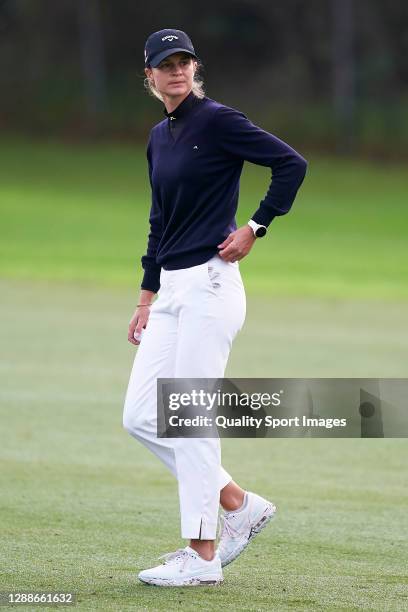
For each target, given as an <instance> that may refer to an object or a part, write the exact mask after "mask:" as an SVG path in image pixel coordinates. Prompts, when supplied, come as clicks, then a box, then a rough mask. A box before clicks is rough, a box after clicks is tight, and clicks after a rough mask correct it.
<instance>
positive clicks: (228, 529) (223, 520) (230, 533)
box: [218, 514, 240, 544]
mask: <svg viewBox="0 0 408 612" xmlns="http://www.w3.org/2000/svg"><path fill="white" fill-rule="evenodd" d="M218 528H219V530H220V532H221V535H220V544H222V543H223V542H224V541H225V540H226V539H227V538H237V537H238V536H239V535H240V532H239V531H238V530H237V529H235V528H234V527H233V526H232V525H231V521H230V520H229V519H228V515H226V514H224V515H221V516H220V518H219V522H218Z"/></svg>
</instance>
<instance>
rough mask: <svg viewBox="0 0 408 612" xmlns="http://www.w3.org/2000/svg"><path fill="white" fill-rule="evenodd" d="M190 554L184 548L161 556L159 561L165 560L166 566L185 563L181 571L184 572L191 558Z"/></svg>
mask: <svg viewBox="0 0 408 612" xmlns="http://www.w3.org/2000/svg"><path fill="white" fill-rule="evenodd" d="M190 556H192V555H190V553H189V552H188V551H187V550H185V549H184V548H178V549H177V550H175V551H174V552H169V553H166V554H165V555H161V556H160V557H159V559H164V565H172V564H173V565H176V564H177V563H178V562H179V561H181V560H182V561H183V563H182V566H181V568H180V571H183V570H184V568H185V566H186V563H187V561H188V560H189V558H190Z"/></svg>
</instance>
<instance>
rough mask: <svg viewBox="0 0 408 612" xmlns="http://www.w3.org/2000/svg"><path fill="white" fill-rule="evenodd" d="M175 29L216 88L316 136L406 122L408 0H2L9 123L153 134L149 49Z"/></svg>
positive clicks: (338, 142) (1, 86)
mask: <svg viewBox="0 0 408 612" xmlns="http://www.w3.org/2000/svg"><path fill="white" fill-rule="evenodd" d="M164 27H177V28H180V29H183V30H186V31H187V32H188V33H189V34H190V36H191V37H192V39H193V42H194V44H195V45H196V48H197V51H198V53H199V55H200V58H201V60H202V62H203V64H204V79H205V83H206V91H207V95H209V96H210V97H213V98H216V99H219V100H220V101H223V102H225V103H226V104H229V105H231V106H235V107H240V108H242V110H244V112H247V113H248V114H250V115H251V118H253V119H254V120H256V119H259V121H263V122H266V123H268V122H269V124H270V125H271V126H277V127H278V129H281V130H282V131H284V132H285V133H286V132H287V131H288V130H289V131H290V130H291V129H294V128H293V127H292V126H293V123H294V121H293V120H294V119H295V122H296V123H297V134H298V138H299V139H302V138H303V139H307V140H308V142H309V143H312V144H313V143H314V144H316V145H317V146H324V147H330V148H332V147H334V146H337V148H341V149H344V150H351V149H353V148H355V147H357V148H358V144H359V139H361V137H362V135H364V137H365V138H366V139H367V138H368V140H369V136H367V134H368V135H370V134H374V132H375V131H374V129H373V127H372V121H379V122H382V124H381V125H382V129H383V130H384V134H386V128H387V125H386V122H387V121H388V120H390V121H391V123H392V122H394V127H396V125H397V124H398V122H400V121H402V122H403V121H404V109H405V102H406V99H407V82H408V3H407V2H406V1H402V0H393V1H392V2H385V1H384V0H308V1H307V2H306V1H305V0H285V1H283V0H282V1H278V2H273V1H268V0H217V1H215V0H206V2H205V3H199V2H194V3H190V2H172V3H169V2H163V1H162V0H156V2H155V3H144V4H143V5H140V3H137V2H134V1H130V0H121V1H120V2H117V3H115V2H109V1H108V0H58V1H55V0H0V126H1V127H2V128H3V129H5V128H8V129H23V130H29V131H40V130H42V131H43V132H51V133H54V132H55V133H65V134H66V133H75V134H82V133H91V134H97V133H101V132H102V133H104V134H106V135H109V134H110V135H121V136H126V137H135V138H136V137H138V136H144V135H145V132H146V130H147V129H148V127H149V126H150V125H151V123H152V121H155V120H156V119H157V117H158V116H159V115H160V110H159V109H158V105H157V104H156V103H155V102H152V101H151V100H149V99H148V96H147V95H146V93H145V92H144V90H143V78H144V73H143V67H144V66H143V46H144V41H145V39H146V37H147V36H148V35H149V34H150V33H151V32H152V31H155V30H158V29H161V28H164ZM370 113H371V114H370ZM370 117H371V118H372V119H370ZM370 130H371V131H370ZM278 131H279V130H278ZM377 132H378V129H377ZM400 132H403V130H402V131H401V130H400ZM294 133H295V132H294ZM407 138H408V136H407Z"/></svg>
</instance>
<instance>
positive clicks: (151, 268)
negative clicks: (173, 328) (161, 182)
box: [141, 139, 162, 293]
mask: <svg viewBox="0 0 408 612" xmlns="http://www.w3.org/2000/svg"><path fill="white" fill-rule="evenodd" d="M146 153H147V162H148V167H149V181H150V187H151V190H152V203H151V208H150V215H149V223H150V233H149V237H148V241H147V252H146V254H145V255H143V257H142V258H141V262H142V267H143V269H144V275H143V280H142V283H141V289H148V290H149V291H154V293H157V292H158V291H159V289H160V270H161V266H160V265H158V264H157V263H156V252H157V246H158V244H159V242H160V238H161V236H162V213H161V208H160V204H159V202H158V200H157V197H156V195H155V193H154V189H153V184H152V158H151V139H149V143H148V145H147V152H146Z"/></svg>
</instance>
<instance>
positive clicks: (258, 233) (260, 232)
mask: <svg viewBox="0 0 408 612" xmlns="http://www.w3.org/2000/svg"><path fill="white" fill-rule="evenodd" d="M248 225H249V227H250V228H251V229H252V231H253V232H254V236H255V238H262V237H263V236H265V234H266V232H267V229H266V227H265V226H264V225H259V223H256V222H255V221H253V220H252V219H250V220H249V221H248Z"/></svg>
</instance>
